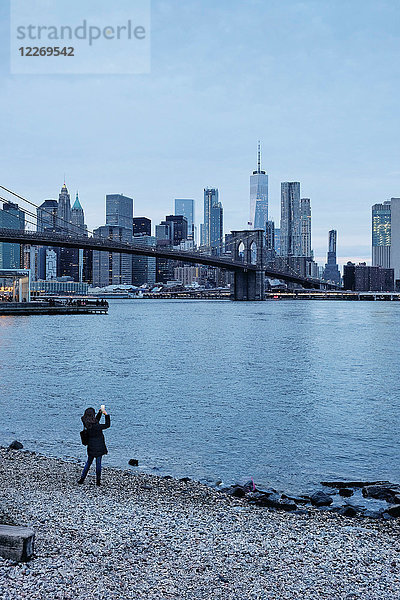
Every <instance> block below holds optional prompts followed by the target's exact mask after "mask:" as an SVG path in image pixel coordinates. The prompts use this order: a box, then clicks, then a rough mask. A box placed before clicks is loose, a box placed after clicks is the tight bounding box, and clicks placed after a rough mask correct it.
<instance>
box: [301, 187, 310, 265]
mask: <svg viewBox="0 0 400 600" xmlns="http://www.w3.org/2000/svg"><path fill="white" fill-rule="evenodd" d="M300 214H301V255H302V256H306V257H307V258H311V257H312V250H311V202H310V198H301V200H300Z"/></svg>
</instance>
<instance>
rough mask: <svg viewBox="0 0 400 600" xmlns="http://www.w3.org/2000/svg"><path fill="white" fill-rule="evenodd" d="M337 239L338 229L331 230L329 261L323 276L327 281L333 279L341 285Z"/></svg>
mask: <svg viewBox="0 0 400 600" xmlns="http://www.w3.org/2000/svg"><path fill="white" fill-rule="evenodd" d="M336 241H337V231H336V230H335V229H331V231H330V232H329V245H328V262H327V264H326V265H325V269H324V272H323V275H322V278H323V279H325V280H326V281H332V282H333V283H337V284H338V285H340V272H339V268H338V266H337V263H336Z"/></svg>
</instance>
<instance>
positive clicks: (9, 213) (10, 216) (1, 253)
mask: <svg viewBox="0 0 400 600" xmlns="http://www.w3.org/2000/svg"><path fill="white" fill-rule="evenodd" d="M0 227H1V228H4V229H22V230H24V229H25V213H24V211H23V210H20V208H19V206H18V204H14V202H7V203H4V204H3V209H2V210H1V209H0ZM22 264H23V256H22V254H21V245H20V244H12V243H8V242H0V269H20V268H21V265H22Z"/></svg>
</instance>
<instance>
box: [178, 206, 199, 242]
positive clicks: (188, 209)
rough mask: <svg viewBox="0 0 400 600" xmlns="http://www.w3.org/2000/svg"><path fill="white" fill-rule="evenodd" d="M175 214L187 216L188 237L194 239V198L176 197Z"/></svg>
mask: <svg viewBox="0 0 400 600" xmlns="http://www.w3.org/2000/svg"><path fill="white" fill-rule="evenodd" d="M175 215H181V216H183V217H186V220H187V225H188V234H187V237H188V238H189V239H191V240H194V200H193V199H192V198H176V199H175Z"/></svg>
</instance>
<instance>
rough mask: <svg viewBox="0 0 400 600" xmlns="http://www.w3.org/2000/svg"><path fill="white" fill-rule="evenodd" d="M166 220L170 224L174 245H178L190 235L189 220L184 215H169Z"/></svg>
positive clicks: (170, 233) (171, 239) (171, 238)
mask: <svg viewBox="0 0 400 600" xmlns="http://www.w3.org/2000/svg"><path fill="white" fill-rule="evenodd" d="M165 222H166V223H167V224H168V225H169V235H170V241H171V244H172V245H173V246H178V245H179V244H180V242H182V241H183V240H186V239H187V237H188V222H187V219H186V217H184V216H182V215H168V216H167V217H165Z"/></svg>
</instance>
